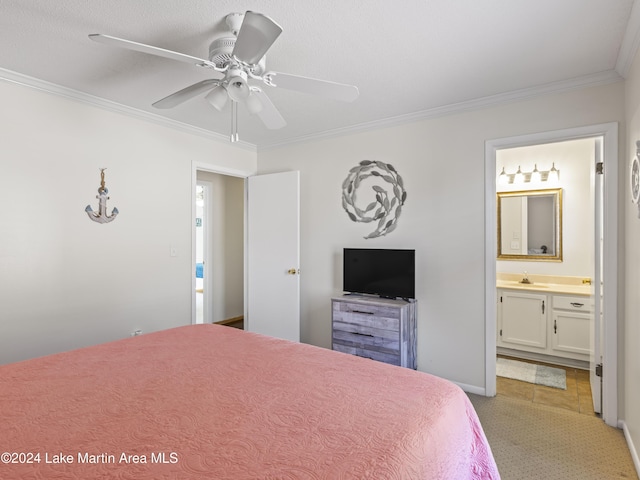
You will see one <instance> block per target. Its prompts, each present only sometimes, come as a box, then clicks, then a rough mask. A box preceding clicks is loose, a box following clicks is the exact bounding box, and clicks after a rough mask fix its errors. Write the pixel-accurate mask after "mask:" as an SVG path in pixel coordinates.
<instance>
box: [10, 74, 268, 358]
mask: <svg viewBox="0 0 640 480" xmlns="http://www.w3.org/2000/svg"><path fill="white" fill-rule="evenodd" d="M0 104H2V109H1V110H0V132H2V146H1V151H0V205H2V207H1V208H0V363H7V362H11V361H16V360H20V359H25V358H29V357H34V356H40V355H45V354H49V353H53V352H58V351H63V350H68V349H72V348H76V347H81V346H85V345H91V344H95V343H100V342H104V341H108V340H111V339H117V338H122V337H126V336H128V335H129V334H130V333H131V332H132V331H133V330H135V329H142V330H143V331H144V332H150V331H154V330H160V329H164V328H168V327H173V326H178V325H184V324H188V323H190V322H191V279H192V271H191V269H192V256H191V249H192V221H193V219H192V202H193V199H192V192H191V178H192V171H191V168H192V161H199V162H207V163H210V164H214V165H216V166H220V167H222V168H227V169H234V170H243V171H246V172H247V173H251V172H254V171H255V169H256V154H255V152H252V151H250V150H243V149H237V148H233V147H231V146H230V145H229V144H227V143H221V142H217V141H215V140H211V139H207V138H204V137H199V136H195V135H190V134H187V133H184V132H178V131H175V130H172V129H169V128H166V127H162V126H160V125H156V124H152V123H149V122H145V121H142V120H139V119H136V118H133V117H128V116H125V115H122V114H117V113H113V112H109V111H106V110H102V109H99V108H96V107H92V106H88V105H85V104H82V103H80V102H77V101H74V100H68V99H66V98H63V97H60V96H57V95H52V94H47V93H43V92H40V91H37V90H34V89H31V88H28V87H23V86H19V85H16V84H13V83H9V82H4V81H0ZM101 167H106V168H107V170H106V184H107V188H108V189H109V194H110V197H111V199H110V200H109V202H108V207H109V209H111V208H112V207H118V209H119V210H120V214H119V216H118V217H117V218H116V220H115V221H113V222H112V223H109V224H104V225H101V224H98V223H94V222H92V221H91V220H90V219H89V218H88V217H87V215H86V213H85V212H84V208H85V206H86V205H87V204H91V205H92V208H93V209H94V210H95V209H97V200H96V198H95V196H96V194H97V188H98V186H99V183H100V172H99V168H101ZM170 248H175V249H176V251H177V256H176V257H171V256H170Z"/></svg>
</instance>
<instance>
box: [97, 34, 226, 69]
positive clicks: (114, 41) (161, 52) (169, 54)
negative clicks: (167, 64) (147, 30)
mask: <svg viewBox="0 0 640 480" xmlns="http://www.w3.org/2000/svg"><path fill="white" fill-rule="evenodd" d="M89 38H90V39H91V40H94V41H96V42H99V43H104V44H106V45H114V46H116V47H122V48H126V49H128V50H135V51H136V52H142V53H148V54H150V55H156V56H158V57H164V58H170V59H171V60H177V61H179V62H186V63H190V64H192V65H198V66H208V67H211V68H215V65H214V64H213V63H212V62H210V61H209V60H203V59H202V58H197V57H192V56H191V55H186V54H184V53H178V52H173V51H171V50H165V49H164V48H160V47H152V46H151V45H145V44H144V43H138V42H132V41H131V40H124V39H122V38H117V37H112V36H110V35H103V34H101V33H92V34H91V35H89Z"/></svg>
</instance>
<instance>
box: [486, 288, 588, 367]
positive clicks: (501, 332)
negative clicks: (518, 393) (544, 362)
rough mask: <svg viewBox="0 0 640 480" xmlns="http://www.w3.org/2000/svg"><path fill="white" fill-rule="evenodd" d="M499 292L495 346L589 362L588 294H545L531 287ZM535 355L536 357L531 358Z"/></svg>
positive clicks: (528, 355) (500, 289)
mask: <svg viewBox="0 0 640 480" xmlns="http://www.w3.org/2000/svg"><path fill="white" fill-rule="evenodd" d="M497 293H498V298H497V300H498V304H497V313H498V332H497V346H498V347H499V348H503V349H508V350H509V351H511V353H515V352H513V351H520V352H526V354H525V355H523V356H524V357H527V358H532V357H530V354H531V353H534V354H538V355H544V356H553V357H558V358H565V359H572V360H579V361H584V362H588V361H589V353H590V351H591V348H592V346H591V324H592V319H593V306H592V300H591V297H590V296H582V295H562V294H557V293H552V292H549V293H544V291H543V290H535V289H534V287H533V286H532V287H531V288H529V289H527V290H523V289H519V290H516V289H513V290H509V289H502V288H499V289H498V290H497ZM533 358H536V357H533Z"/></svg>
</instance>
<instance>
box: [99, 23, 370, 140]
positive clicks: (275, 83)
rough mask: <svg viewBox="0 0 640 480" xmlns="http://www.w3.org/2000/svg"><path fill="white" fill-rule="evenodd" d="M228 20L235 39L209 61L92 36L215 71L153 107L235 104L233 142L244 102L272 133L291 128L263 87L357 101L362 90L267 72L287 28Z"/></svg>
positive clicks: (219, 42)
mask: <svg viewBox="0 0 640 480" xmlns="http://www.w3.org/2000/svg"><path fill="white" fill-rule="evenodd" d="M225 21H226V24H227V26H228V27H229V29H230V30H231V33H232V34H233V36H232V37H222V38H218V39H216V40H214V41H213V42H212V43H211V45H210V46H209V60H204V59H202V58H197V57H193V56H191V55H186V54H183V53H178V52H173V51H171V50H165V49H163V48H159V47H154V46H151V45H145V44H143V43H138V42H133V41H131V40H125V39H122V38H116V37H112V36H110V35H103V34H100V33H94V34H91V35H89V38H90V39H92V40H95V41H96V42H100V43H104V44H108V45H115V46H118V47H122V48H126V49H129V50H135V51H138V52H143V53H148V54H151V55H157V56H160V57H165V58H170V59H172V60H177V61H180V62H186V63H190V64H192V65H196V66H198V67H203V68H208V69H211V70H213V71H214V72H215V77H214V78H211V79H207V80H202V81H200V82H197V83H194V84H193V85H190V86H188V87H186V88H183V89H182V90H179V91H177V92H175V93H172V94H171V95H169V96H167V97H165V98H163V99H161V100H158V101H157V102H155V103H153V106H154V107H156V108H172V107H175V106H177V105H179V104H181V103H183V102H185V101H187V100H189V99H191V98H193V97H195V96H197V95H199V94H202V93H204V92H208V93H207V94H206V96H205V98H206V99H207V101H208V102H209V103H210V104H211V105H213V107H214V108H215V109H216V110H218V111H222V109H223V108H224V107H225V105H226V104H227V103H228V101H229V100H231V107H232V108H231V112H232V113H231V141H232V142H236V141H238V130H237V125H238V124H237V104H238V103H242V104H244V105H245V106H246V108H247V109H248V110H249V112H250V113H252V114H255V115H257V116H258V117H259V118H260V119H261V120H262V122H263V123H264V124H265V126H266V127H267V128H269V129H278V128H282V127H284V126H285V125H286V122H285V120H284V118H283V117H282V115H281V114H280V112H279V111H278V109H277V108H276V107H275V105H274V104H273V103H272V102H271V100H270V99H269V97H268V96H267V94H266V93H265V92H264V90H263V89H262V87H261V85H262V84H264V85H267V86H268V87H278V88H285V89H289V90H296V91H299V92H303V93H310V94H314V95H320V96H323V97H325V98H330V99H334V100H341V101H346V102H352V101H354V100H355V99H356V98H358V88H357V87H355V86H353V85H345V84H343V83H336V82H329V81H326V80H318V79H315V78H308V77H301V76H299V75H291V74H288V73H280V72H271V71H269V72H265V53H266V52H267V50H269V48H270V47H271V45H273V43H274V42H275V41H276V39H277V38H278V36H279V35H280V33H282V28H281V27H280V26H279V25H278V24H277V23H275V22H274V21H273V20H272V19H270V18H269V17H267V16H266V15H263V14H261V13H256V12H252V11H247V12H246V13H244V14H242V13H231V14H229V15H227V16H226V17H225ZM256 83H257V84H256Z"/></svg>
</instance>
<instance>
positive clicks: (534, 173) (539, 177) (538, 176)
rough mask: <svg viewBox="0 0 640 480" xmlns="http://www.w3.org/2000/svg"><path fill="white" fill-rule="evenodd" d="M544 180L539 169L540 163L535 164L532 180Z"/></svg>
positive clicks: (536, 181)
mask: <svg viewBox="0 0 640 480" xmlns="http://www.w3.org/2000/svg"><path fill="white" fill-rule="evenodd" d="M541 180H542V176H541V175H540V172H539V171H538V165H537V164H534V166H533V172H531V182H532V183H533V182H535V183H540V181H541Z"/></svg>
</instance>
